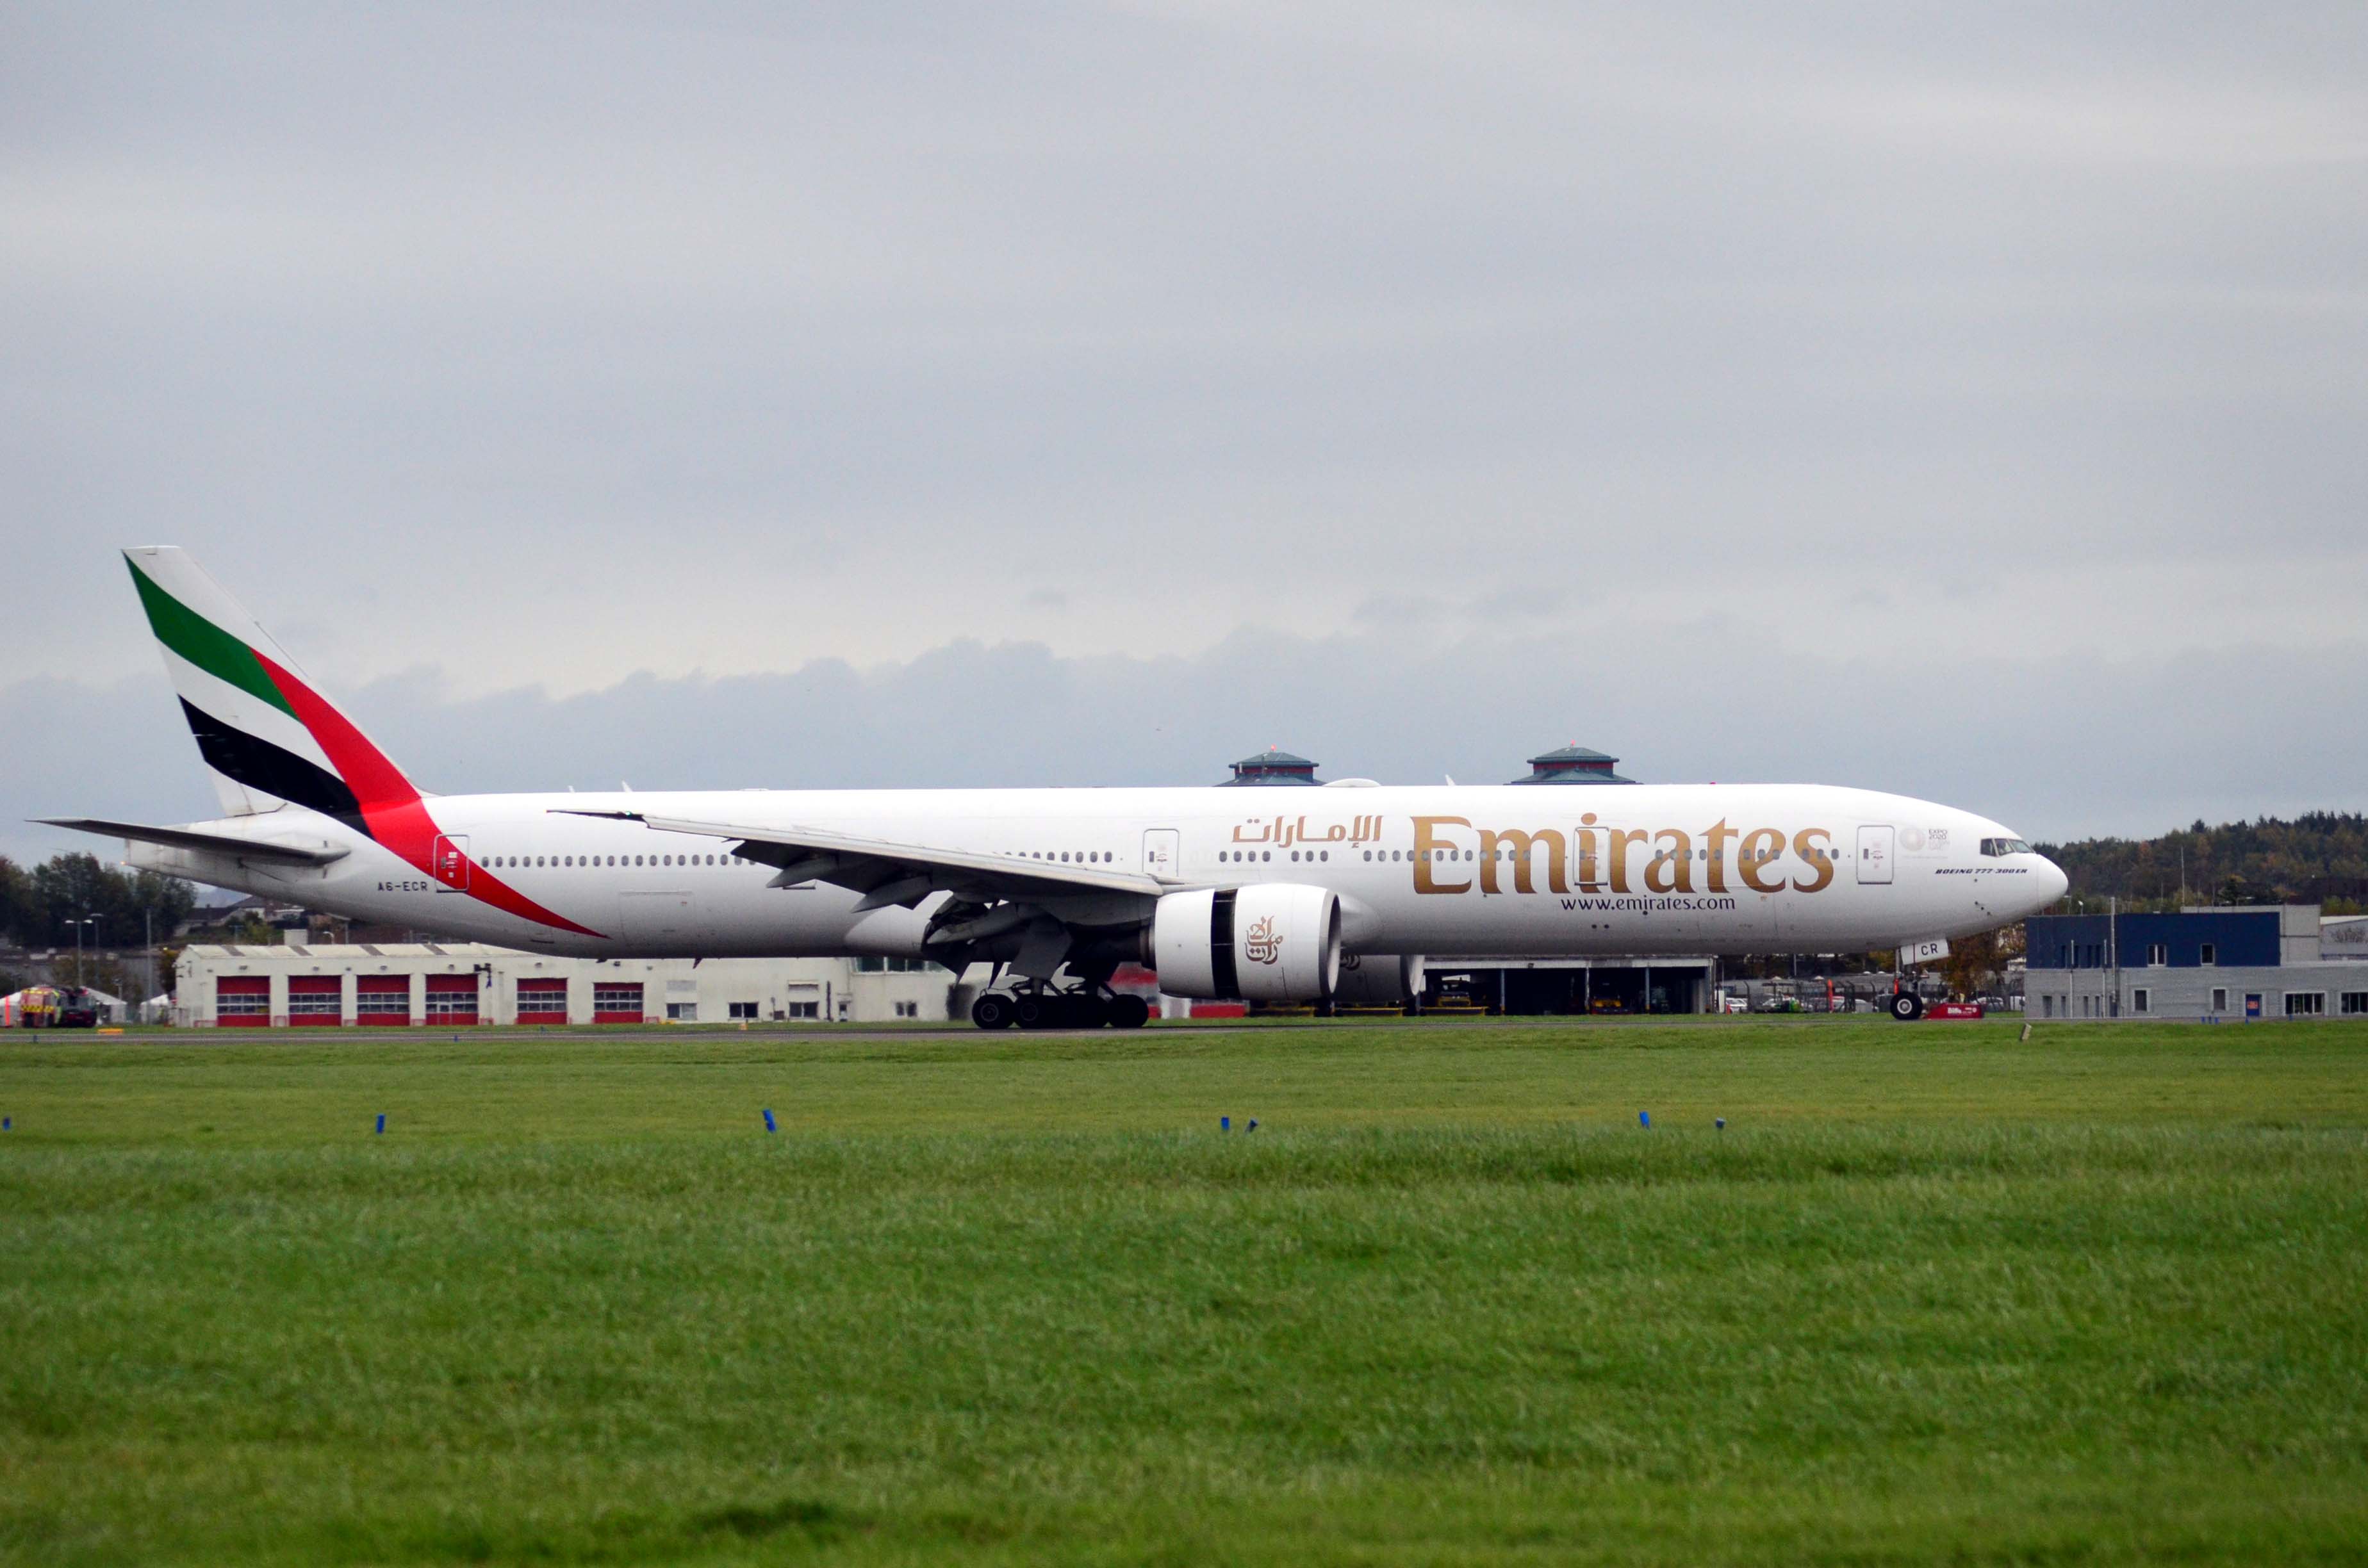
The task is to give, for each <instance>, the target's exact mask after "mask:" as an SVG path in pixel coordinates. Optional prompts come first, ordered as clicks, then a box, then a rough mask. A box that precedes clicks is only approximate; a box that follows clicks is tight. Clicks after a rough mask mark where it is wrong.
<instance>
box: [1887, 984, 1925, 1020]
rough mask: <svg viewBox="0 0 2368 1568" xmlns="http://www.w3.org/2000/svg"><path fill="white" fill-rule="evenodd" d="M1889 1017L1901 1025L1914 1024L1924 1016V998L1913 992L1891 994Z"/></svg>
mask: <svg viewBox="0 0 2368 1568" xmlns="http://www.w3.org/2000/svg"><path fill="white" fill-rule="evenodd" d="M1891 1016H1892V1017H1895V1018H1897V1019H1898V1020H1899V1021H1900V1022H1901V1023H1903V1024H1912V1023H1914V1022H1915V1021H1916V1020H1917V1019H1918V1018H1920V1017H1923V1016H1924V998H1923V997H1921V996H1918V995H1917V994H1916V993H1914V992H1913V991H1896V992H1894V993H1892V996H1891Z"/></svg>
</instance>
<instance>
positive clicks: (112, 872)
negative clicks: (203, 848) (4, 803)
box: [0, 855, 197, 948]
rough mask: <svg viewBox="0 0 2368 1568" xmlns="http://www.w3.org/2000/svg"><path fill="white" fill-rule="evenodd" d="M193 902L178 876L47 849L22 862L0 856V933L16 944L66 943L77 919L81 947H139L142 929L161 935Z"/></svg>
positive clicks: (159, 937)
mask: <svg viewBox="0 0 2368 1568" xmlns="http://www.w3.org/2000/svg"><path fill="white" fill-rule="evenodd" d="M196 906H197V892H196V890H195V889H193V888H191V887H190V885H189V884H188V883H187V882H185V881H181V880H180V879H179V878H178V877H166V876H160V875H159V874H157V873H156V872H154V871H127V870H121V869H117V868H116V867H113V866H106V865H102V864H100V863H99V859H98V857H97V856H96V855H53V856H51V858H49V859H47V860H44V861H42V862H41V863H40V865H38V866H34V867H31V868H29V869H28V868H26V867H23V866H19V865H17V863H16V862H15V861H14V860H11V859H9V858H7V857H6V856H5V855H0V935H5V936H6V937H7V938H8V939H9V940H10V941H12V942H14V943H16V944H17V946H19V947H27V948H72V947H73V946H74V922H75V921H77V920H82V919H85V918H89V917H93V916H95V917H96V919H95V921H94V923H93V924H91V925H89V926H84V927H83V928H82V943H83V946H84V947H85V948H131V947H138V946H139V945H140V943H141V942H142V939H143V937H144V936H145V935H146V933H147V932H149V931H153V932H154V935H155V938H156V940H157V941H159V942H162V941H164V940H165V938H167V937H170V936H172V934H173V927H174V926H177V925H179V924H180V923H181V922H182V921H183V920H185V919H187V918H188V915H189V911H190V910H192V909H193V908H195V907H196Z"/></svg>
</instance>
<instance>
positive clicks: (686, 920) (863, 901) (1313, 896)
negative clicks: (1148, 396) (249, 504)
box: [37, 546, 2066, 1028]
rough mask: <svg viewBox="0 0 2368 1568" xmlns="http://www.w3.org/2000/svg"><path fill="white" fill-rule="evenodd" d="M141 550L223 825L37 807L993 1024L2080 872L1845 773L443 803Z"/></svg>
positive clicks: (351, 886) (1967, 901) (295, 879)
mask: <svg viewBox="0 0 2368 1568" xmlns="http://www.w3.org/2000/svg"><path fill="white" fill-rule="evenodd" d="M123 555H124V560H125V562H126V564H127V565H128V566H129V567H130V568H131V579H132V583H133V585H134V586H135V588H136V589H137V591H138V594H139V597H140V601H141V604H142V608H144V610H145V611H146V613H147V617H148V623H149V626H150V628H151V630H152V631H154V634H155V637H156V641H157V642H158V643H159V645H160V647H161V649H162V652H163V655H164V660H165V669H166V672H167V673H168V675H169V676H170V677H171V679H172V683H173V687H174V689H175V691H176V693H177V694H178V695H179V698H180V701H181V710H182V713H183V715H184V716H185V717H186V718H187V720H188V725H189V730H190V733H192V734H193V735H194V736H195V737H196V740H197V744H198V752H199V757H200V758H201V759H202V761H203V763H204V766H205V768H206V770H207V773H208V775H209V776H210V778H211V781H212V783H213V786H214V789H215V790H216V792H217V794H218V797H219V799H220V801H221V805H222V815H221V816H219V817H217V818H215V819H213V820H211V821H207V822H196V823H185V824H176V825H169V826H150V825H146V824H139V823H128V822H118V821H111V820H106V819H100V818H91V817H48V818H40V819H37V820H40V821H41V822H44V823H46V824H52V825H56V826H63V827H71V828H75V829H80V830H83V831H86V832H90V833H95V834H99V835H106V836H109V837H116V838H120V839H122V840H124V841H125V845H126V858H127V860H128V862H129V863H130V864H131V865H133V866H138V867H143V868H146V869H151V870H155V871H160V872H164V873H166V874H168V875H172V876H176V877H182V878H186V879H188V880H190V881H199V882H207V883H211V884H213V885H215V886H218V887H225V888H233V889H237V890H239V891H242V892H254V893H262V894H266V895H268V896H271V897H275V898H281V899H285V900H287V901H289V902H290V903H298V904H301V905H302V906H304V907H306V908H309V909H314V910H319V911H323V912H325V913H331V914H336V915H346V916H348V917H350V918H352V919H356V920H362V921H369V922H372V923H379V924H387V925H394V926H410V927H413V928H416V929H418V930H421V931H427V932H433V933H437V934H438V935H439V936H442V937H450V938H453V939H459V940H468V941H477V942H487V943H493V944H496V945H499V946H503V947H508V948H515V949H525V950H528V951H530V952H546V953H554V954H568V955H575V956H581V957H588V958H721V957H734V956H748V957H845V956H865V957H889V958H905V959H926V960H934V961H936V962H938V963H940V964H943V965H945V966H946V967H947V968H949V969H951V970H953V971H956V972H962V971H964V970H966V969H968V968H969V967H970V966H971V965H973V964H981V963H984V964H988V965H991V966H994V970H995V974H996V981H995V983H993V984H991V985H990V986H989V988H988V989H987V990H986V991H985V993H984V994H981V995H980V997H979V998H978V1000H977V1002H976V1004H975V1005H974V1006H973V1009H972V1019H973V1022H974V1023H976V1024H978V1025H979V1026H980V1027H982V1028H1007V1027H1010V1026H1012V1025H1015V1024H1016V1025H1019V1026H1020V1027H1023V1028H1078V1027H1102V1026H1114V1027H1118V1028H1135V1027H1140V1026H1141V1025H1142V1024H1143V1023H1144V1022H1145V1021H1146V1019H1147V1017H1148V1016H1149V1009H1148V1007H1147V1006H1146V1005H1145V1003H1144V1000H1143V999H1142V998H1141V997H1140V996H1136V995H1133V994H1122V993H1119V992H1116V991H1113V990H1112V989H1111V988H1110V979H1111V977H1112V975H1113V974H1114V973H1115V971H1117V970H1118V968H1119V967H1120V966H1121V964H1140V965H1142V966H1144V967H1145V968H1147V969H1150V970H1152V971H1155V972H1156V975H1157V976H1158V981H1159V988H1160V990H1161V991H1162V992H1164V993H1167V994H1171V995H1177V996H1184V997H1190V998H1195V999H1224V1000H1246V1001H1257V1002H1276V1003H1316V1004H1322V1003H1325V1002H1327V1001H1330V1000H1332V999H1334V998H1336V997H1337V996H1338V995H1339V994H1341V990H1342V983H1343V967H1344V963H1345V964H1346V965H1347V966H1348V967H1349V970H1351V971H1361V972H1364V973H1366V974H1368V975H1370V974H1372V973H1374V972H1380V973H1389V972H1390V971H1391V967H1392V966H1391V960H1396V961H1397V962H1398V963H1399V964H1400V965H1405V964H1406V963H1409V962H1410V963H1412V964H1414V965H1417V966H1418V965H1419V964H1420V963H1422V962H1425V961H1439V960H1452V959H1455V958H1459V957H1479V956H1487V957H1514V958H1520V957H1536V958H1565V957H1585V956H1604V957H1610V956H1619V955H1646V954H1650V955H1660V954H1713V953H1719V954H1725V953H1773V952H1817V953H1829V952H1842V951H1864V950H1872V949H1883V948H1898V949H1902V957H1903V960H1905V961H1921V960H1929V959H1930V958H1931V957H1934V956H1938V955H1939V954H1941V953H1945V952H1946V950H1947V943H1948V940H1949V939H1950V938H1952V937H1964V936H1968V935H1971V934H1974V933H1976V932H1981V931H1987V930H1991V929H1994V928H1996V927H1998V926H2004V925H2007V924H2009V923H2010V922H2012V921H2016V920H2019V919H2021V918H2022V917H2023V916H2025V915H2031V914H2033V913H2035V912H2037V911H2039V910H2041V909H2044V908H2045V907H2047V906H2048V905H2049V904H2052V903H2055V901H2056V900H2057V899H2058V898H2060V897H2061V896H2062V895H2063V893H2064V891H2065V887H2066V878H2065V875H2064V873H2063V871H2062V870H2060V869H2058V868H2057V867H2056V866H2055V865H2054V864H2053V863H2052V862H2050V861H2049V860H2047V859H2046V858H2044V857H2043V856H2041V855H2039V854H2037V853H2035V852H2034V851H2033V850H2032V847H2031V846H2030V845H2029V844H2027V843H2026V842H2024V841H2023V840H2022V839H2021V837H2019V836H2018V835H2015V834H2014V833H2013V832H2012V831H2011V830H2009V829H2008V828H2007V827H2005V826H2003V825H2001V824H1998V823H1996V822H1993V821H1991V820H1990V819H1989V818H1987V817H1984V816H1979V815H1976V814H1975V813H1973V812H1964V811H1960V810H1958V809H1956V808H1954V807H1950V806H1942V805H1936V804H1933V803H1931V802H1930V801H1918V800H1913V799H1909V798H1907V797H1905V796H1900V795H1892V794H1884V793H1879V792H1876V791H1873V790H1853V789H1839V788H1832V787H1827V786H1822V785H1794V784H1673V785H1651V784H1639V785H1626V786H1622V787H1621V788H1618V789H1616V790H1594V789H1575V790H1559V789H1550V790H1536V789H1520V788H1516V787H1509V786H1507V787H1471V786H1461V787H1459V786H1454V785H1428V786H1392V785H1383V784H1377V783H1374V782H1372V781H1371V780H1368V779H1338V780H1335V781H1333V782H1331V783H1330V784H1327V785H1324V786H1321V787H1319V788H1316V789H1313V790H1308V789H1293V790H1219V789H1213V788H1209V787H1197V788H1164V789H1030V790H1008V789H1007V790H951V789H949V790H764V789H757V790H663V791H647V792H636V791H632V790H619V791H617V792H614V793H608V792H602V793H583V794H578V793H576V792H574V791H572V790H569V791H561V792H545V793H524V794H491V795H435V794H429V793H427V792H425V791H423V790H420V789H418V788H417V787H416V785H415V784H413V783H412V781H411V779H410V778H409V777H408V776H406V775H405V774H404V772H403V770H402V769H401V768H399V767H396V766H395V764H394V763H393V761H392V760H391V759H389V758H388V756H386V754H385V753H384V752H382V751H381V750H380V749H379V748H378V747H377V746H376V745H375V744H372V743H371V742H370V739H369V738H368V737H367V736H366V735H365V734H364V733H362V731H361V729H360V728H359V726H358V725H356V724H355V723H354V722H353V721H352V720H351V719H349V718H348V717H347V715H346V713H345V712H344V711H343V710H340V709H339V708H338V707H337V706H336V704H334V703H333V702H331V701H330V700H329V699H327V698H326V697H324V695H322V693H321V691H320V689H319V687H316V686H315V685H314V684H313V681H312V680H311V679H310V678H309V677H307V676H304V675H303V674H302V671H301V670H300V668H299V667H298V665H297V664H296V662H295V660H294V659H292V658H291V657H290V655H289V653H287V651H286V650H285V649H283V648H281V647H280V645H279V643H278V642H274V641H273V640H272V638H271V636H270V634H269V633H268V632H266V631H264V630H263V628H262V626H261V625H260V624H259V623H257V622H256V619H255V618H254V617H253V616H251V615H249V614H248V613H247V612H246V610H245V608H242V607H241V606H240V605H239V603H238V602H237V601H236V600H235V599H233V597H231V596H230V595H229V594H228V593H227V592H225V591H224V590H223V589H222V587H221V585H218V584H217V583H216V582H215V581H214V580H213V578H212V577H211V576H209V575H208V574H206V572H205V571H204V570H203V569H202V568H201V567H199V565H198V563H197V562H195V561H194V560H192V559H191V558H190V556H189V555H188V553H187V552H186V551H182V550H179V549H176V548H172V547H167V546H145V547H141V548H137V549H131V550H127V551H124V552H123ZM1414 955H1420V956H1419V957H1414ZM1921 1006H1922V1004H1921V1003H1920V1002H1918V1001H1917V1000H1916V999H1915V998H1914V996H1913V994H1912V988H1907V989H1904V990H1903V992H1902V994H1901V995H1900V996H1899V997H1896V998H1895V999H1894V1012H1895V1014H1896V1016H1898V1017H1903V1018H1910V1017H1917V1016H1918V1015H1919V1014H1920V1012H1921Z"/></svg>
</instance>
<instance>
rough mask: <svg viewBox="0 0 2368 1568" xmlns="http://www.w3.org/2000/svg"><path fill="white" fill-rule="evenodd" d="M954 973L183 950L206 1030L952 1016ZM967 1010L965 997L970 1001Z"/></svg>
mask: <svg viewBox="0 0 2368 1568" xmlns="http://www.w3.org/2000/svg"><path fill="white" fill-rule="evenodd" d="M956 978H957V977H956V976H954V975H953V974H951V973H950V972H948V971H946V970H944V969H941V968H939V966H937V965H936V964H931V963H924V962H922V961H920V960H913V959H876V958H863V959H708V960H702V961H699V962H693V961H692V960H689V959H568V958H556V957H552V956H551V955H548V954H541V953H522V952H516V951H513V950H511V949H507V948H492V947H484V946H479V945H476V944H472V943H461V942H385V943H381V942H366V943H340V944H334V945H332V944H320V945H292V944H291V945H287V946H279V947H264V946H237V947H226V946H214V945H208V944H199V945H196V946H192V947H189V948H187V949H183V951H182V953H181V959H180V964H179V967H178V969H177V970H176V973H175V977H174V990H173V1021H174V1022H175V1023H177V1024H182V1025H187V1026H192V1027H196V1028H208V1027H213V1028H308V1027H311V1028H338V1027H341V1026H342V1027H353V1026H357V1025H359V1026H362V1027H382V1028H407V1027H430V1028H460V1027H463V1026H474V1025H478V1024H554V1025H557V1024H636V1025H638V1024H663V1023H681V1024H692V1023H697V1024H728V1023H757V1022H776V1021H781V1022H797V1021H802V1020H811V1021H814V1022H816V1023H821V1022H834V1023H877V1022H886V1021H893V1020H896V1019H904V1020H906V1021H920V1022H931V1023H943V1022H945V1021H946V1020H947V1019H948V1018H950V1017H953V1016H954V1015H953V1004H954V1001H955V1000H956V999H955V998H954V996H953V994H952V992H953V987H954V984H955V981H956ZM961 1001H962V1008H963V1009H964V1014H965V1016H967V1009H968V1007H969V1001H968V998H967V996H964V997H963V998H962V999H961Z"/></svg>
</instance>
